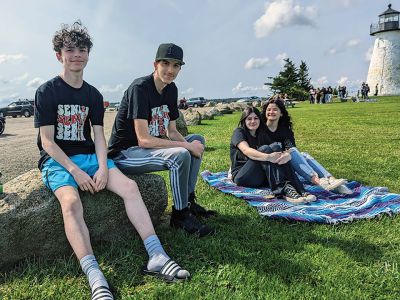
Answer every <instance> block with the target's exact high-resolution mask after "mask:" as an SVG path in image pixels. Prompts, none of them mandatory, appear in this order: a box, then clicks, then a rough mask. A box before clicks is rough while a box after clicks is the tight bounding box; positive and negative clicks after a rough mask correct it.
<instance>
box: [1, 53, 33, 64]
mask: <svg viewBox="0 0 400 300" xmlns="http://www.w3.org/2000/svg"><path fill="white" fill-rule="evenodd" d="M26 58H27V57H26V56H25V55H23V54H22V53H19V54H0V64H2V63H5V62H9V61H16V62H20V61H23V60H24V59H26Z"/></svg>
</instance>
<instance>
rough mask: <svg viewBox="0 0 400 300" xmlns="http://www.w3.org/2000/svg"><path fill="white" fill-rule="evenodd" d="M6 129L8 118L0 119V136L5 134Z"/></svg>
mask: <svg viewBox="0 0 400 300" xmlns="http://www.w3.org/2000/svg"><path fill="white" fill-rule="evenodd" d="M5 128H6V118H3V117H0V135H1V134H2V133H3V132H4V129H5Z"/></svg>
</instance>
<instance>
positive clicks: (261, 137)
mask: <svg viewBox="0 0 400 300" xmlns="http://www.w3.org/2000/svg"><path fill="white" fill-rule="evenodd" d="M243 141H245V142H247V144H249V147H250V148H253V149H258V148H259V147H260V146H262V145H270V144H272V143H273V141H271V140H270V139H269V137H268V136H266V135H265V134H262V133H261V131H259V132H257V135H256V137H254V136H252V135H251V134H250V133H249V132H248V131H246V130H245V129H244V128H242V127H238V128H236V129H235V130H234V131H233V134H232V138H231V144H230V158H231V173H232V177H233V178H235V176H236V174H237V173H238V172H239V170H240V169H241V168H242V167H243V165H244V164H245V163H246V162H247V160H248V159H249V158H248V157H247V156H246V155H244V154H243V152H242V151H240V149H239V148H238V145H239V144H240V143H241V142H243Z"/></svg>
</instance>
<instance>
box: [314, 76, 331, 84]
mask: <svg viewBox="0 0 400 300" xmlns="http://www.w3.org/2000/svg"><path fill="white" fill-rule="evenodd" d="M317 83H318V84H319V85H327V84H328V83H329V80H328V77H326V76H322V77H320V78H318V79H317Z"/></svg>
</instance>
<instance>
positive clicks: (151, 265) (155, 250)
mask: <svg viewBox="0 0 400 300" xmlns="http://www.w3.org/2000/svg"><path fill="white" fill-rule="evenodd" d="M143 243H144V247H145V248H146V251H147V253H148V255H149V262H148V263H147V269H148V270H149V271H154V272H157V271H160V270H161V269H162V267H163V266H164V265H165V263H166V262H167V261H168V260H169V259H170V257H169V256H168V254H167V253H166V252H165V250H164V248H163V247H162V246H161V243H160V240H159V239H158V237H157V236H156V235H155V234H154V235H151V236H149V237H148V238H147V239H145V240H144V241H143ZM177 276H178V277H179V278H186V277H189V276H190V273H189V272H188V271H186V270H184V269H182V270H180V271H179V272H178V273H177Z"/></svg>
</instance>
